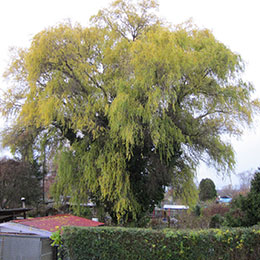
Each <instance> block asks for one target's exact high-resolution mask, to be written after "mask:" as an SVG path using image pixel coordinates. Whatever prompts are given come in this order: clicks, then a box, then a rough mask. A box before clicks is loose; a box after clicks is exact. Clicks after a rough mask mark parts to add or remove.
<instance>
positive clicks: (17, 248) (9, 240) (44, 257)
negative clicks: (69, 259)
mask: <svg viewBox="0 0 260 260" xmlns="http://www.w3.org/2000/svg"><path fill="white" fill-rule="evenodd" d="M50 242H51V241H50V239H49V237H44V236H39V235H35V234H30V233H27V234H26V233H24V234H23V233H22V234H20V233H7V232H3V233H0V259H1V260H53V259H56V258H55V257H56V253H55V250H56V249H55V248H53V247H51V246H50Z"/></svg>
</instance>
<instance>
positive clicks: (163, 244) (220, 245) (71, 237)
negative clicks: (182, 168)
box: [62, 227, 260, 260]
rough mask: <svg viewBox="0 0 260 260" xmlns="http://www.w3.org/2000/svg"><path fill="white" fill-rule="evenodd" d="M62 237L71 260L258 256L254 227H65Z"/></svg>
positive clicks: (258, 232) (259, 247)
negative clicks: (195, 228)
mask: <svg viewBox="0 0 260 260" xmlns="http://www.w3.org/2000/svg"><path fill="white" fill-rule="evenodd" d="M62 238H63V241H64V246H65V248H66V250H67V252H68V254H69V255H70V258H71V260H88V259H89V260H137V259H138V260H152V259H156V260H157V259H158V260H159V259H162V260H170V259H174V260H178V259H183V260H184V259H185V260H203V259H205V260H206V259H207V260H229V259H230V260H231V259H232V260H233V259H234V260H235V259H239V260H244V259H245V260H251V259H252V260H256V259H260V230H259V229H258V228H243V229H242V228H241V229H240V228H236V229H226V230H221V229H210V230H201V231H174V230H164V231H156V230H149V229H133V228H131V229H130V228H111V227H98V228H79V227H66V228H65V229H64V233H63V236H62Z"/></svg>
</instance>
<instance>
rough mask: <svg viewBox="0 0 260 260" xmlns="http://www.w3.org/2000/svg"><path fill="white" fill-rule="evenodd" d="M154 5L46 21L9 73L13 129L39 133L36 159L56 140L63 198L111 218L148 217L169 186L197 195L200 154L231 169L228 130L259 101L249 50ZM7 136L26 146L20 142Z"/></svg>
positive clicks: (5, 105)
mask: <svg viewBox="0 0 260 260" xmlns="http://www.w3.org/2000/svg"><path fill="white" fill-rule="evenodd" d="M157 6H158V4H157V2H156V1H153V0H143V1H140V2H138V3H137V4H133V3H132V2H130V1H123V0H118V1H115V2H114V3H112V4H111V5H110V7H109V8H108V9H104V10H101V11H100V12H99V13H98V14H97V15H96V16H94V17H93V18H92V26H91V27H87V28H82V27H81V26H80V25H76V26H72V25H71V24H61V25H59V26H56V27H52V28H49V29H46V30H44V31H42V32H40V33H38V34H37V35H35V37H34V38H33V40H32V44H31V46H30V48H29V49H24V50H19V49H18V50H17V51H16V53H15V54H13V55H14V56H13V60H12V63H11V65H10V67H9V69H8V70H7V72H6V74H5V75H6V77H7V78H10V79H11V82H14V85H13V86H12V87H10V89H9V90H8V91H7V92H6V93H5V95H4V96H3V98H2V101H1V112H2V114H3V115H4V116H7V117H8V116H10V115H11V116H13V117H15V118H16V120H15V121H13V122H14V123H13V125H12V126H11V127H10V129H9V131H8V132H7V133H8V136H13V133H23V131H27V130H28V129H33V140H32V141H29V143H30V144H32V146H28V147H32V151H33V152H32V153H31V154H32V155H33V156H35V155H38V154H39V153H42V151H46V149H44V150H41V149H38V147H39V145H38V144H41V143H45V142H42V140H46V138H47V140H48V149H47V151H48V150H56V151H57V161H58V176H57V182H56V185H55V186H54V193H55V197H56V199H57V200H58V199H59V198H60V195H63V196H71V198H72V200H73V201H74V202H77V204H78V205H79V204H80V203H82V202H85V201H87V200H88V199H90V198H91V199H92V200H93V201H95V202H96V203H97V204H98V205H102V206H103V207H104V208H105V209H106V211H108V212H109V213H110V215H111V216H112V218H113V219H114V220H116V219H117V220H121V221H127V220H132V219H136V218H137V219H138V218H141V216H142V215H143V214H144V213H145V212H147V211H149V210H152V209H153V207H154V205H155V204H157V203H158V202H159V201H160V200H162V199H163V193H164V188H165V186H169V185H173V187H176V192H180V193H181V194H182V195H183V197H184V199H185V200H186V202H187V203H193V202H196V187H195V185H194V182H193V179H194V175H195V170H196V166H197V165H198V164H199V161H200V160H203V161H206V162H207V163H208V165H213V166H214V167H215V168H216V169H217V170H218V171H222V172H227V171H230V170H232V169H233V166H234V162H235V161H234V154H233V150H232V147H231V145H230V143H228V142H224V141H223V140H222V139H221V137H222V134H230V135H240V134H241V133H242V132H241V125H243V126H246V125H249V124H250V123H251V122H252V116H253V113H254V112H255V111H256V109H258V101H254V100H252V99H251V93H252V92H253V91H254V88H253V86H252V85H251V84H249V83H247V82H244V81H243V80H242V79H241V77H240V73H241V72H242V71H243V62H242V60H241V58H240V56H239V55H237V54H234V53H233V52H232V51H231V50H229V49H228V48H227V47H226V46H225V45H224V44H222V43H220V42H219V41H217V40H216V39H215V38H214V36H213V35H212V33H211V32H210V31H209V30H206V29H203V30H200V29H198V28H196V27H195V26H193V25H192V24H189V23H188V24H185V25H182V26H178V27H175V28H170V27H169V26H168V25H167V26H166V25H164V24H163V23H162V22H160V19H159V18H157V17H156V15H155V14H154V9H156V8H157ZM5 133H6V132H3V139H4V140H6V134H5ZM8 140H11V143H10V141H7V142H5V144H6V145H7V146H8V145H11V146H12V147H13V150H14V151H17V149H18V148H19V145H18V144H17V142H16V140H18V139H10V138H9V139H8ZM53 148H54V149H53ZM35 151H37V152H35ZM44 158H45V157H44Z"/></svg>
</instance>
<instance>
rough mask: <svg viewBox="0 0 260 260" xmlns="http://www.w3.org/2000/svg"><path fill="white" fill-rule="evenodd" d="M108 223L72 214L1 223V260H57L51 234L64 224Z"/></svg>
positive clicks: (94, 225)
mask: <svg viewBox="0 0 260 260" xmlns="http://www.w3.org/2000/svg"><path fill="white" fill-rule="evenodd" d="M102 225H104V223H101V222H98V221H93V220H89V219H85V218H81V217H77V216H73V215H69V214H62V215H55V216H47V217H39V218H32V219H19V220H13V221H10V222H6V223H2V224H0V260H38V259H39V260H53V259H57V258H56V250H55V248H53V247H52V246H51V243H52V241H51V239H50V236H51V235H52V233H53V232H55V231H57V230H58V229H60V228H62V227H64V226H81V227H97V226H102Z"/></svg>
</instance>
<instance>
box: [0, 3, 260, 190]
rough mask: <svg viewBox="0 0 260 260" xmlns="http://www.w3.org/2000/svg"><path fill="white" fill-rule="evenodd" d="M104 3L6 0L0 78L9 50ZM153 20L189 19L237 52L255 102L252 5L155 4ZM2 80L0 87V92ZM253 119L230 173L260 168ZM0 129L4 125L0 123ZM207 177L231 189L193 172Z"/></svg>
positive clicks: (237, 143) (259, 59) (259, 20)
mask: <svg viewBox="0 0 260 260" xmlns="http://www.w3.org/2000/svg"><path fill="white" fill-rule="evenodd" d="M110 2H111V1H109V0H95V1H90V0H73V1H71V0H45V1H41V0H22V1H21V0H8V1H1V2H0V10H1V14H0V32H1V40H0V75H2V74H3V72H4V69H5V68H6V67H7V64H8V61H9V55H8V49H9V47H11V46H17V47H29V45H30V42H31V39H32V37H33V36H34V35H35V34H36V33H38V32H40V31H41V30H43V29H45V28H47V27H49V26H53V25H56V24H58V23H61V22H63V21H65V20H67V19H70V20H71V21H72V22H73V23H74V22H79V23H80V24H81V25H82V26H87V25H88V21H89V18H90V16H91V15H94V14H96V13H97V11H98V10H99V9H101V8H103V7H106V6H107V5H108V4H109V3H110ZM159 4H160V8H159V16H161V17H163V18H165V19H166V20H167V21H169V22H171V23H172V24H174V25H175V24H179V23H182V22H184V21H187V20H188V19H190V18H192V19H193V22H194V23H195V24H196V25H198V26H199V27H200V28H208V29H210V30H212V32H213V34H214V35H215V37H216V38H217V39H218V40H219V41H221V42H223V43H224V44H225V45H226V46H228V47H229V48H230V49H231V50H232V51H233V52H236V53H239V54H240V55H241V56H242V58H243V60H244V61H245V62H246V72H245V74H244V76H243V77H244V79H246V80H247V81H250V82H252V83H253V85H254V86H255V88H256V93H255V96H256V97H260V77H259V68H260V52H259V48H260V36H259V34H260V33H259V31H260V30H259V25H260V15H259V1H257V0H247V1H245V0H218V1H216V0H214V1H210V0H178V1H177V0H176V1H175V0H159ZM6 85H7V84H6V82H4V80H3V78H2V76H1V77H0V88H1V89H4V88H6ZM259 118H260V117H258V118H256V120H255V124H254V128H253V129H251V130H246V131H245V134H244V135H243V136H242V138H240V139H239V140H232V144H233V146H234V149H235V152H236V160H237V166H236V173H240V172H243V171H247V170H251V169H256V168H257V167H258V166H260V158H259V156H258V154H259V152H258V150H259V149H260V148H259V147H260V128H259ZM0 124H1V125H3V124H4V121H3V120H1V121H0ZM206 177H209V178H211V179H212V180H213V181H214V182H215V184H216V186H217V187H222V186H225V185H228V184H233V185H237V184H238V178H236V177H235V176H232V178H231V179H230V178H225V179H223V178H222V177H221V176H216V173H215V172H214V170H212V169H208V168H207V167H205V166H202V167H200V168H199V170H198V181H200V180H201V179H202V178H206Z"/></svg>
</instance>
